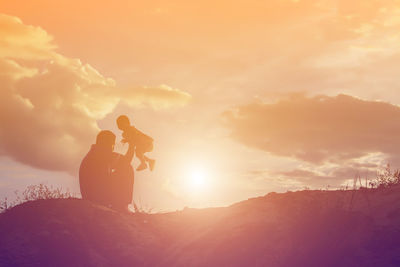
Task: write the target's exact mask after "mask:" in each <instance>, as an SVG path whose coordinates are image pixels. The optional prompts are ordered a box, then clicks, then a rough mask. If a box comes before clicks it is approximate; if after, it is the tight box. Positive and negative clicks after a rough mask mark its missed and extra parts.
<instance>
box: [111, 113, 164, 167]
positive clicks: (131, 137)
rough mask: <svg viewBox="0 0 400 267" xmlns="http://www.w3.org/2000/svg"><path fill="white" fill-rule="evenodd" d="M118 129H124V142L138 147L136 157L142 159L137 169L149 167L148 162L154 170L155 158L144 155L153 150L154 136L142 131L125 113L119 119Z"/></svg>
mask: <svg viewBox="0 0 400 267" xmlns="http://www.w3.org/2000/svg"><path fill="white" fill-rule="evenodd" d="M117 125H118V129H120V130H122V131H123V132H122V138H123V139H122V141H121V142H123V143H133V144H134V145H135V147H136V149H135V151H136V157H137V158H138V159H139V160H140V165H139V166H138V167H137V169H136V170H137V171H142V170H145V169H147V163H148V164H149V168H150V170H151V171H152V170H153V169H154V164H155V162H156V161H155V160H154V159H151V158H148V157H146V156H145V155H144V153H146V152H151V151H152V150H153V138H151V137H150V136H148V135H146V134H144V133H142V132H141V131H139V130H138V129H136V128H135V127H134V126H133V125H131V124H130V122H129V118H128V117H127V116H125V115H121V116H119V117H118V119H117Z"/></svg>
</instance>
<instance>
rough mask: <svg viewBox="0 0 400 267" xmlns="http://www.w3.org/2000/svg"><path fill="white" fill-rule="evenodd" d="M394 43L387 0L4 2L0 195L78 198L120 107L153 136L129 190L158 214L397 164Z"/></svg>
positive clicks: (399, 56) (396, 36) (399, 123)
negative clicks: (46, 190) (64, 191)
mask: <svg viewBox="0 0 400 267" xmlns="http://www.w3.org/2000/svg"><path fill="white" fill-rule="evenodd" d="M399 44H400V1H397V0H376V1H375V0H363V1H345V0H269V1H256V0H250V1H249V0H246V1H241V0H238V1H145V2H139V1H127V0H114V1H98V0H97V1H72V0H69V1H65V0H59V1H52V0H37V1H22V0H14V1H3V2H1V3H0V102H1V105H0V111H1V112H0V177H1V178H0V195H1V196H11V195H13V194H14V191H15V190H19V191H21V190H23V189H24V188H25V187H26V186H27V185H30V184H38V183H46V184H49V185H54V186H62V187H63V188H68V189H69V190H70V191H72V192H74V193H76V194H77V195H79V184H78V169H79V164H80V161H81V160H82V158H83V157H84V156H85V154H86V153H87V151H88V150H89V148H90V146H91V144H93V143H94V142H95V137H96V134H97V133H98V132H99V131H100V130H103V129H108V130H112V131H113V132H114V133H115V134H116V135H117V139H118V140H117V141H118V142H117V146H116V151H118V152H120V153H123V152H124V151H126V149H127V147H126V146H124V145H123V144H121V143H120V142H119V141H120V139H121V132H120V131H119V130H118V129H117V127H116V124H115V119H116V118H117V117H118V116H119V115H121V114H126V115H128V116H129V117H130V119H131V121H132V122H133V124H134V125H135V126H136V127H137V128H139V129H140V130H142V131H143V132H145V133H146V134H148V135H150V136H152V137H153V138H154V139H155V149H154V151H153V152H151V153H150V154H149V156H151V157H153V158H155V159H156V161H157V162H156V168H155V170H154V171H153V172H149V171H143V172H136V173H135V188H134V200H135V202H137V203H139V205H142V206H148V207H151V208H152V209H153V210H157V211H167V210H176V209H181V208H183V207H209V206H225V205H229V204H232V203H234V202H238V201H241V200H244V199H247V198H251V197H257V196H262V195H265V194H267V193H268V192H271V191H276V192H285V191H287V190H301V189H304V188H315V189H320V188H327V187H330V188H340V187H343V186H346V185H352V180H353V178H354V177H355V176H358V175H359V176H362V177H368V178H373V177H374V176H375V175H376V171H377V169H379V168H382V167H383V166H385V164H387V163H390V164H391V165H392V166H393V167H394V168H396V167H399V168H400V157H399V155H398V151H400V138H399V136H400V108H399V104H400V79H399V78H398V77H399V73H400V64H399V63H400V45H399ZM137 165H138V160H137V159H135V160H134V166H135V167H136V166H137Z"/></svg>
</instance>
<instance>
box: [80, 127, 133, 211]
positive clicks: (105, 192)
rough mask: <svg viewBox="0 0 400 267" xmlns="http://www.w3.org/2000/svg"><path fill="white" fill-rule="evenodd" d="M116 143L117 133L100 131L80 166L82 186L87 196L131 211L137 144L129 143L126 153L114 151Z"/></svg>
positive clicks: (119, 208) (94, 200) (86, 198)
mask: <svg viewBox="0 0 400 267" xmlns="http://www.w3.org/2000/svg"><path fill="white" fill-rule="evenodd" d="M114 145H115V134H113V133H112V132H111V131H107V130H104V131H100V133H99V134H98V135H97V137H96V144H94V145H92V147H91V148H90V150H89V152H88V153H87V154H86V156H85V157H84V158H83V160H82V163H81V166H80V168H79V184H80V190H81V194H82V198H83V199H85V200H90V201H93V202H96V203H99V204H102V205H106V206H111V207H112V208H114V209H117V210H122V211H127V210H128V209H127V208H128V204H130V203H132V194H133V183H134V172H133V168H132V166H131V161H132V158H133V156H134V145H133V144H129V148H128V151H127V152H126V154H125V155H122V154H119V153H116V152H113V150H114Z"/></svg>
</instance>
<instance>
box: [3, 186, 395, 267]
mask: <svg viewBox="0 0 400 267" xmlns="http://www.w3.org/2000/svg"><path fill="white" fill-rule="evenodd" d="M0 234H1V239H2V242H1V243H0V266H9V265H10V266H43V265H49V266H399V265H400V256H399V255H400V187H398V186H395V187H392V188H388V189H361V190H348V191H344V190H340V191H321V190H316V191H312V190H305V191H297V192H287V193H279V194H278V193H270V194H268V195H266V196H264V197H258V198H253V199H249V200H246V201H242V202H239V203H236V204H233V205H231V206H229V207H222V208H207V209H185V210H183V211H177V212H169V213H162V214H161V213H160V214H144V213H136V214H133V215H126V214H120V213H118V212H115V211H113V210H111V209H108V208H106V207H102V206H99V205H96V204H93V203H90V202H87V201H83V200H80V199H53V200H37V201H30V202H26V203H23V204H21V205H18V206H16V207H14V208H12V209H10V210H8V211H7V212H5V213H3V214H0Z"/></svg>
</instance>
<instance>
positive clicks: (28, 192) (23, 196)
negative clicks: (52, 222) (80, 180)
mask: <svg viewBox="0 0 400 267" xmlns="http://www.w3.org/2000/svg"><path fill="white" fill-rule="evenodd" d="M14 194H15V199H14V200H13V201H10V200H9V199H8V198H7V197H5V198H4V199H2V200H0V212H4V211H6V210H8V209H10V208H12V207H14V206H16V205H19V204H22V203H24V202H27V201H31V200H39V199H60V198H72V197H74V195H73V194H72V193H71V192H69V190H68V189H67V190H66V191H64V190H63V189H62V188H61V187H56V188H54V187H53V186H52V185H50V186H48V185H46V184H43V183H41V184H37V185H29V186H28V187H27V188H26V189H25V190H24V191H22V193H19V191H15V192H14Z"/></svg>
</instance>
